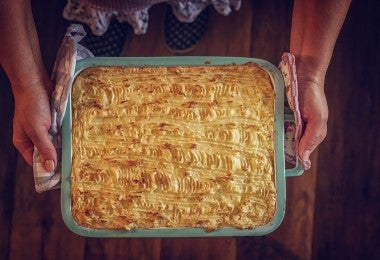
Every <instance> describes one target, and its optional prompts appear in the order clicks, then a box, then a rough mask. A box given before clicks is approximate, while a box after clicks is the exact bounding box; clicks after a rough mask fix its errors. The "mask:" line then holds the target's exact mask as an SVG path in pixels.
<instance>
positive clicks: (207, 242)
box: [0, 0, 380, 259]
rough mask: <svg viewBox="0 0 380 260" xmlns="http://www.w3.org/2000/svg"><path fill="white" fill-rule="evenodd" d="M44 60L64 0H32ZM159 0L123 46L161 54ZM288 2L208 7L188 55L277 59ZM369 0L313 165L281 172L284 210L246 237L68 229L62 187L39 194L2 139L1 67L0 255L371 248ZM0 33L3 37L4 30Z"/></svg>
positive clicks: (374, 104)
mask: <svg viewBox="0 0 380 260" xmlns="http://www.w3.org/2000/svg"><path fill="white" fill-rule="evenodd" d="M32 2H33V9H34V16H35V19H36V25H37V30H38V32H39V36H40V43H41V48H42V53H43V58H44V60H45V64H46V66H47V68H48V70H49V71H51V69H52V67H53V64H54V60H55V55H56V53H57V50H58V47H59V44H60V41H61V39H62V37H63V35H64V32H65V30H66V27H67V25H68V24H69V23H68V22H67V21H64V20H63V18H62V16H61V13H62V9H63V7H64V5H65V2H64V1H62V0H55V1H42V0H38V1H32ZM165 7H166V6H165V5H164V4H160V5H157V6H154V7H153V8H152V9H151V10H150V27H149V29H148V33H147V34H146V35H143V36H133V37H132V39H131V41H130V43H129V47H128V48H127V50H126V53H125V56H166V55H171V54H170V53H169V52H168V51H167V50H166V48H165V46H164V44H163V40H162V18H163V14H164V11H165ZM291 10H292V1H274V0H272V1H264V0H259V1H250V0H245V1H244V0H243V3H242V8H241V10H240V11H239V12H236V13H233V14H232V15H230V16H228V17H223V16H221V15H219V14H216V13H215V12H214V11H211V17H210V18H211V21H210V24H209V30H208V34H207V36H206V38H205V39H204V40H203V41H202V43H201V44H200V45H199V46H198V47H197V48H196V49H195V50H194V51H192V52H191V53H189V54H188V55H222V56H248V57H258V58H263V59H267V60H269V61H271V62H272V63H274V64H277V63H278V61H279V58H280V55H281V53H282V52H284V51H287V50H288V48H289V33H290V23H291ZM379 14H380V2H379V1H375V0H373V1H354V2H353V3H352V5H351V8H350V11H349V13H348V16H347V19H346V22H345V24H344V26H343V29H342V32H341V34H340V37H339V39H338V42H337V45H336V48H335V52H334V56H333V58H332V61H331V64H330V68H329V72H328V75H327V79H326V88H325V90H326V96H327V99H328V103H329V109H330V117H329V124H328V126H329V131H328V135H327V138H326V140H325V142H324V143H323V144H322V145H321V146H320V147H319V149H318V151H316V152H315V153H314V154H313V167H312V169H311V170H309V171H308V172H306V173H305V174H304V175H303V176H301V177H293V178H288V179H287V209H286V215H285V219H284V221H283V223H282V225H281V227H280V228H279V229H278V230H276V231H275V232H273V233H272V234H270V235H267V236H263V237H246V238H190V239H185V238H178V239H164V238H163V239H159V238H157V239H95V238H83V237H79V236H77V235H75V234H73V233H72V232H71V231H69V230H68V229H67V228H66V226H65V225H64V223H63V221H62V218H61V213H60V190H54V191H49V192H46V193H43V194H37V193H36V192H35V191H34V185H33V177H32V169H31V168H30V167H29V166H27V165H26V163H25V162H24V160H23V159H22V158H21V157H20V155H19V154H18V153H17V151H16V150H15V149H14V147H13V145H12V141H11V140H12V117H13V108H14V101H13V97H12V93H11V89H10V86H9V82H8V80H7V78H6V75H5V74H4V72H3V71H2V70H0V89H1V94H0V258H1V259H8V258H11V259H41V258H47V259H53V258H54V259H56V258H58V259H60V258H65V259H81V258H86V259H93V258H102V259H103V258H109V259H115V258H127V259H178V258H180V259H198V258H208V259H213V258H215V259H257V258H258V259H278V258H280V259H376V258H377V259H380V247H379V243H380V235H379V231H380V228H379V220H380V208H379V201H380V177H379V174H380V172H379V170H380V153H379V151H378V148H379V147H380V138H379V136H378V132H379V126H380V116H379V112H380V105H379V100H380V90H379V88H380V80H379V74H380V57H379V56H380V51H379V47H378V46H379V45H378V44H379V42H380V37H379V36H380V32H379V28H378V24H379V20H380V19H379V18H378V17H379ZM1 37H6V35H2V36H1ZM0 44H1V41H0Z"/></svg>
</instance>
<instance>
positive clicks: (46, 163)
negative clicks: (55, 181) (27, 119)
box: [30, 130, 57, 172]
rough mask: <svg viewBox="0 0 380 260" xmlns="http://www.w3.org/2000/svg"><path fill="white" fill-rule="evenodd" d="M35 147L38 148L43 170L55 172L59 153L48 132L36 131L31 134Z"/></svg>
mask: <svg viewBox="0 0 380 260" xmlns="http://www.w3.org/2000/svg"><path fill="white" fill-rule="evenodd" d="M30 139H31V140H32V142H33V144H34V146H35V147H37V149H38V151H39V154H40V159H41V163H42V165H43V168H44V169H45V170H46V171H48V172H52V171H54V169H55V167H56V166H57V152H56V150H55V147H54V145H53V143H52V141H51V139H50V137H49V134H48V132H47V131H46V130H41V131H36V132H34V133H32V134H30Z"/></svg>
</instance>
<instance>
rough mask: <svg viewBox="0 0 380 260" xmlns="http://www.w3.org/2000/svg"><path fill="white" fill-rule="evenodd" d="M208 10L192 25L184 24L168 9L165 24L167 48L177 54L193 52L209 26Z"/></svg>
mask: <svg viewBox="0 0 380 260" xmlns="http://www.w3.org/2000/svg"><path fill="white" fill-rule="evenodd" d="M208 19H209V15H208V8H206V9H205V10H203V11H202V12H201V13H200V14H199V15H198V16H197V18H196V19H195V21H194V22H192V23H183V22H180V21H178V19H177V18H176V17H175V15H174V14H173V11H172V9H171V8H168V9H167V12H166V15H165V24H164V36H165V44H166V47H167V48H168V49H169V50H170V51H171V52H173V53H175V54H183V53H186V52H189V51H191V50H192V49H194V47H195V46H196V45H197V44H198V43H199V42H200V41H201V40H202V38H203V36H204V35H205V33H206V31H207V26H208Z"/></svg>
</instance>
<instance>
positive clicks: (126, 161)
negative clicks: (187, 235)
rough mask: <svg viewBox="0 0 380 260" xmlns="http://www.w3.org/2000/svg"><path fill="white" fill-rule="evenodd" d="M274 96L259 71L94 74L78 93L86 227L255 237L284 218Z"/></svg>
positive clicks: (78, 196)
mask: <svg viewBox="0 0 380 260" xmlns="http://www.w3.org/2000/svg"><path fill="white" fill-rule="evenodd" d="M274 100H275V92H274V89H273V85H272V81H271V78H270V76H269V74H268V73H267V72H266V71H265V70H264V69H262V68H261V67H259V66H257V65H255V64H253V63H247V64H244V65H220V66H214V65H204V66H174V67H144V66H143V67H121V66H120V67H118V66H109V67H107V66H97V67H90V68H87V69H85V70H83V71H82V72H80V73H79V75H78V76H77V77H76V79H75V82H74V84H73V91H72V111H73V112H72V149H73V153H72V154H73V155H72V173H71V204H72V214H73V218H74V220H75V221H76V222H77V223H78V225H80V226H83V227H88V228H92V229H112V230H114V229H122V230H132V229H135V228H138V229H152V228H194V227H200V228H204V229H205V230H207V231H211V230H215V229H218V228H223V227H234V228H238V229H252V228H255V227H258V226H262V225H265V224H267V223H269V222H270V221H271V220H272V218H273V216H274V214H275V211H276V188H275V182H276V179H275V169H274V168H275V165H274Z"/></svg>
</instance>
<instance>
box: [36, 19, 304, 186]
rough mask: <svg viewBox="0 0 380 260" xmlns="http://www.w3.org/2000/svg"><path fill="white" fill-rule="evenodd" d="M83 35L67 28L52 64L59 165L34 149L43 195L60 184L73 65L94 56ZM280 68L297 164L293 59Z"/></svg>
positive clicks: (288, 147) (291, 156)
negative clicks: (51, 166)
mask: <svg viewBox="0 0 380 260" xmlns="http://www.w3.org/2000/svg"><path fill="white" fill-rule="evenodd" d="M85 35H86V33H85V30H84V28H83V26H82V25H78V24H72V25H70V26H69V27H68V29H67V32H66V34H65V36H64V38H63V41H62V44H61V46H60V49H59V51H58V54H57V58H56V63H55V65H54V69H53V74H52V81H53V83H54V84H55V89H54V91H53V94H52V97H51V113H52V114H51V118H52V125H51V128H50V130H49V134H50V138H51V140H52V142H53V144H54V146H55V148H56V150H57V155H58V163H57V165H56V168H55V170H54V171H52V172H47V171H45V170H44V169H43V167H42V163H41V160H40V155H39V151H38V149H37V148H36V147H35V148H34V153H33V172H34V183H35V188H36V191H37V192H39V193H40V192H43V191H47V190H52V189H56V188H59V187H60V181H61V144H62V143H61V127H62V121H63V117H64V115H65V111H66V105H67V101H68V97H69V93H70V91H71V85H72V81H73V77H74V72H75V64H76V62H77V61H78V60H81V59H84V58H87V57H93V56H94V55H93V54H92V53H91V52H90V51H89V50H88V49H86V48H85V47H83V46H82V45H80V44H79V43H78V42H79V41H80V40H82V39H83V38H84V37H85ZM279 68H280V70H281V72H282V74H283V77H284V81H285V87H286V89H285V90H286V94H287V100H288V103H289V107H290V109H291V110H290V113H294V117H295V124H294V123H292V122H285V125H284V126H285V139H286V140H288V141H287V142H285V159H286V160H287V161H288V162H290V163H292V164H296V163H297V157H298V155H297V148H298V142H299V139H300V136H301V133H302V119H301V114H300V111H299V105H298V92H297V87H298V85H297V77H296V70H295V69H296V68H295V62H294V56H293V55H292V54H290V53H285V54H283V56H282V61H281V62H280V65H279Z"/></svg>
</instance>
